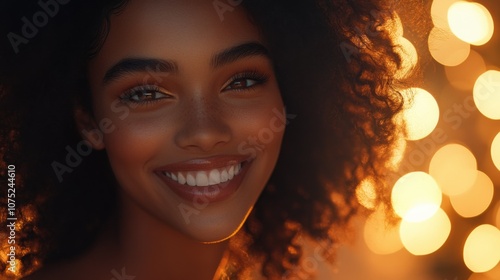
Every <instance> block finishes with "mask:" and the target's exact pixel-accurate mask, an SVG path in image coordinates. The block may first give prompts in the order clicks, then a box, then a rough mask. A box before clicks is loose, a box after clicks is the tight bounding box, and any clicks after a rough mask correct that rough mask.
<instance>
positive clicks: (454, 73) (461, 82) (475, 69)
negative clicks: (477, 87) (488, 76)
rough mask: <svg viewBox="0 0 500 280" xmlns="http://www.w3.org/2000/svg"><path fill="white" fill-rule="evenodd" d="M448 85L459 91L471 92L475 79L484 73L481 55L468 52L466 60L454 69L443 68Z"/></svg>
mask: <svg viewBox="0 0 500 280" xmlns="http://www.w3.org/2000/svg"><path fill="white" fill-rule="evenodd" d="M444 70H445V73H446V77H447V78H448V81H449V82H450V84H451V85H452V86H453V87H455V88H457V89H460V90H472V89H473V88H474V83H475V82H476V80H477V78H478V77H479V76H480V75H481V74H483V73H484V72H485V71H486V63H485V62H484V59H483V58H482V57H481V55H480V54H479V53H477V52H475V51H470V54H469V56H468V57H467V59H466V60H465V61H464V62H463V63H461V64H460V65H457V66H455V67H445V69H444Z"/></svg>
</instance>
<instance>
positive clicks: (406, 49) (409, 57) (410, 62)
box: [394, 37, 418, 79]
mask: <svg viewBox="0 0 500 280" xmlns="http://www.w3.org/2000/svg"><path fill="white" fill-rule="evenodd" d="M396 45H397V46H398V48H397V49H396V51H397V52H398V53H399V55H400V56H401V59H402V64H401V68H400V69H399V70H398V72H396V74H395V75H394V76H395V78H396V79H404V78H406V77H407V76H408V75H410V74H411V72H412V70H413V69H414V68H415V66H416V65H417V63H418V54H417V49H416V48H415V46H414V45H413V44H412V43H411V42H410V41H408V39H406V38H405V37H399V38H397V43H396Z"/></svg>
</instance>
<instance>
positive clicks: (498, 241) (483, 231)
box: [464, 224, 500, 273]
mask: <svg viewBox="0 0 500 280" xmlns="http://www.w3.org/2000/svg"><path fill="white" fill-rule="evenodd" d="M499 261H500V230H498V228H496V227H494V226H492V225H487V224H484V225H480V226H478V227H476V228H475V229H474V230H473V231H472V232H471V233H470V234H469V236H468V237H467V240H466V241H465V246H464V262H465V265H466V266H467V267H468V268H469V269H470V270H471V271H473V272H477V273H480V272H485V271H488V270H491V269H493V268H494V267H495V266H496V265H497V264H498V262H499Z"/></svg>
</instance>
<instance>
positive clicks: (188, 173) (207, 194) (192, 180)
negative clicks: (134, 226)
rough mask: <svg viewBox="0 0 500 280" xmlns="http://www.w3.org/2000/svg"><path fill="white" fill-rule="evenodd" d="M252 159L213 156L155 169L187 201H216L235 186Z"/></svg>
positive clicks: (241, 178) (229, 193)
mask: <svg viewBox="0 0 500 280" xmlns="http://www.w3.org/2000/svg"><path fill="white" fill-rule="evenodd" d="M252 161H253V160H252V159H251V158H249V157H248V156H241V155H234V156H214V157H210V158H201V159H192V160H188V161H184V162H179V163H174V164H169V165H166V166H164V167H162V168H159V169H156V170H155V172H156V174H157V175H158V176H159V177H160V178H161V179H162V180H163V181H164V182H165V184H166V186H167V187H169V188H170V189H172V190H173V191H174V192H175V193H176V194H177V195H179V196H180V197H182V198H184V199H186V200H188V201H196V200H197V199H203V200H204V201H207V202H217V201H221V200H225V199H228V198H229V197H231V196H232V194H234V193H235V192H236V191H237V190H238V189H239V187H240V185H241V183H242V182H243V178H244V177H245V175H246V173H247V171H248V169H249V168H250V165H251V162H252Z"/></svg>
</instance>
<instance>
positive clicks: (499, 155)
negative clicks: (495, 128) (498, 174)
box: [491, 108, 500, 170]
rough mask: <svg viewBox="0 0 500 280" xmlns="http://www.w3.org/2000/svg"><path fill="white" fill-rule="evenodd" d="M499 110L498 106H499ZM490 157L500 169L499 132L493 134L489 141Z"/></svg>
mask: <svg viewBox="0 0 500 280" xmlns="http://www.w3.org/2000/svg"><path fill="white" fill-rule="evenodd" d="M499 110H500V108H499ZM491 159H492V160H493V163H494V164H495V166H496V168H497V169H498V170H500V132H499V133H498V134H497V136H495V138H494V139H493V142H492V143H491Z"/></svg>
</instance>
